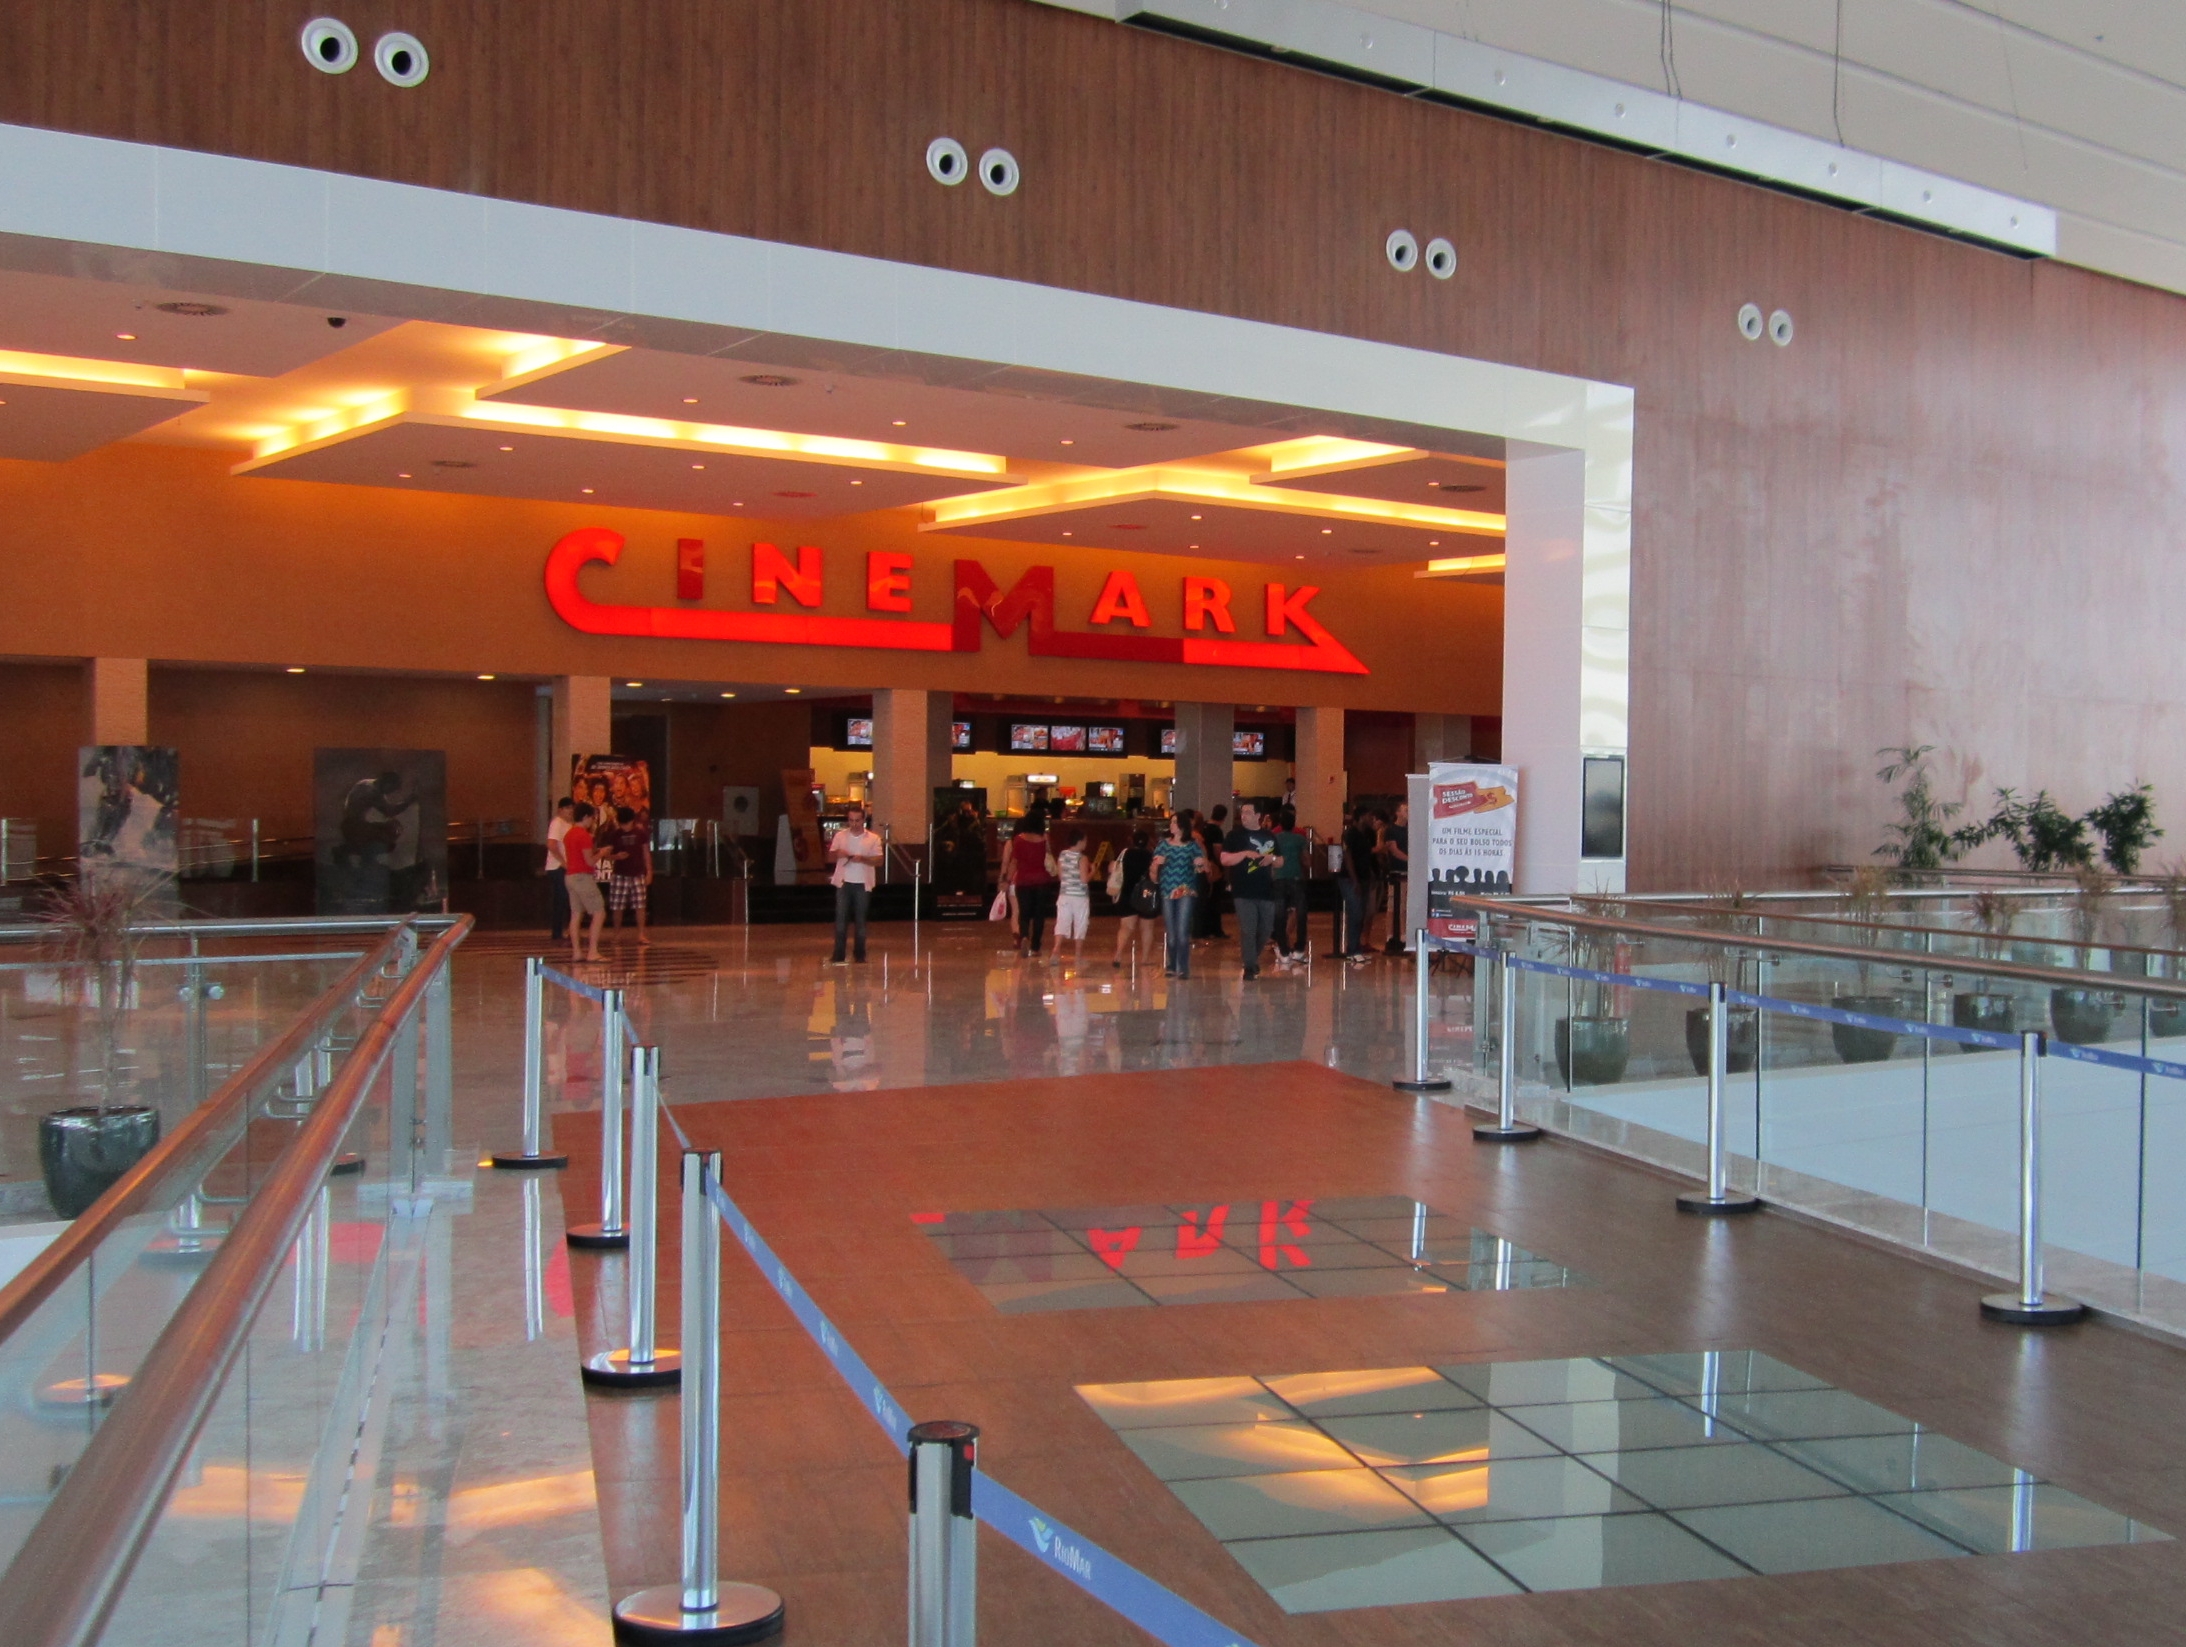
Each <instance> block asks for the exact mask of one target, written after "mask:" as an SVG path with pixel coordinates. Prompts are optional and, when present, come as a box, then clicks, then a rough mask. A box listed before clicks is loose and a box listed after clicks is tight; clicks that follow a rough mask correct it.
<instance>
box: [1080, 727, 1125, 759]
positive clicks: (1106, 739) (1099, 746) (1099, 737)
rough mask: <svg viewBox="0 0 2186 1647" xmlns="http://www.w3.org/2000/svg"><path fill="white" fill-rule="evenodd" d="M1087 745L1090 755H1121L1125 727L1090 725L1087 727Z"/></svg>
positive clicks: (1087, 751)
mask: <svg viewBox="0 0 2186 1647" xmlns="http://www.w3.org/2000/svg"><path fill="white" fill-rule="evenodd" d="M1085 747H1086V753H1087V754H1090V755H1120V754H1122V753H1123V728H1122V727H1120V726H1089V727H1087V728H1086V729H1085Z"/></svg>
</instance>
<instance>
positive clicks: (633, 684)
mask: <svg viewBox="0 0 2186 1647" xmlns="http://www.w3.org/2000/svg"><path fill="white" fill-rule="evenodd" d="M622 684H623V685H625V686H643V685H644V684H645V683H644V682H643V681H624V682H623V683H622Z"/></svg>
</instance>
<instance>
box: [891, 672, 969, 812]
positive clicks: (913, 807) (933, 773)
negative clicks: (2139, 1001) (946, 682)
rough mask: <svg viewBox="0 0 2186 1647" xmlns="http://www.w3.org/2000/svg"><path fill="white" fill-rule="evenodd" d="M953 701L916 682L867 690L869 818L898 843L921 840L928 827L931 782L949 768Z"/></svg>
mask: <svg viewBox="0 0 2186 1647" xmlns="http://www.w3.org/2000/svg"><path fill="white" fill-rule="evenodd" d="M954 702H955V700H954V698H953V696H952V695H951V694H949V693H947V692H926V691H921V690H919V689H918V688H916V687H889V688H887V689H885V690H883V691H879V692H875V693H874V694H873V823H874V826H875V827H876V828H885V829H887V830H889V831H890V834H891V838H892V839H893V840H894V841H895V842H896V844H897V845H898V846H910V845H914V844H922V843H923V842H924V841H925V840H926V838H927V835H928V833H929V832H930V829H931V825H932V823H933V813H934V794H933V792H934V785H936V784H938V783H942V782H945V781H946V779H947V776H948V771H949V716H950V710H951V708H952V706H953V704H954ZM937 724H938V728H939V733H940V736H939V738H938V739H937V738H936V736H935V731H936V727H937ZM937 745H938V747H937Z"/></svg>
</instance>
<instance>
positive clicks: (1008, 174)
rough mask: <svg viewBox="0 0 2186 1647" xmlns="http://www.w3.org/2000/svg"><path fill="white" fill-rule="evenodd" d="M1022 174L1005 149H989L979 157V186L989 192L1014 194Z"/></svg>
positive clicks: (1015, 157) (1013, 158)
mask: <svg viewBox="0 0 2186 1647" xmlns="http://www.w3.org/2000/svg"><path fill="white" fill-rule="evenodd" d="M1024 175H1025V174H1024V172H1023V171H1022V170H1021V169H1020V168H1019V167H1018V164H1017V156H1015V155H1014V154H1011V153H1010V152H1009V150H1007V149H989V150H988V151H987V152H986V153H985V154H983V155H981V156H980V157H979V182H980V186H981V187H982V188H984V189H985V190H986V191H987V193H989V194H1015V193H1016V192H1017V185H1018V184H1019V183H1022V182H1023V181H1024Z"/></svg>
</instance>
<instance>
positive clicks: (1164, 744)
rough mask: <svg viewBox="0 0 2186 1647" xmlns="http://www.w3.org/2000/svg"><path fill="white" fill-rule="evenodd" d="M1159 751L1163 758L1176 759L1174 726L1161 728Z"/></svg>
mask: <svg viewBox="0 0 2186 1647" xmlns="http://www.w3.org/2000/svg"><path fill="white" fill-rule="evenodd" d="M1161 753H1162V755H1163V757H1164V758H1165V759H1168V760H1174V759H1176V728H1175V727H1173V726H1165V727H1163V728H1162V729H1161Z"/></svg>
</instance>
